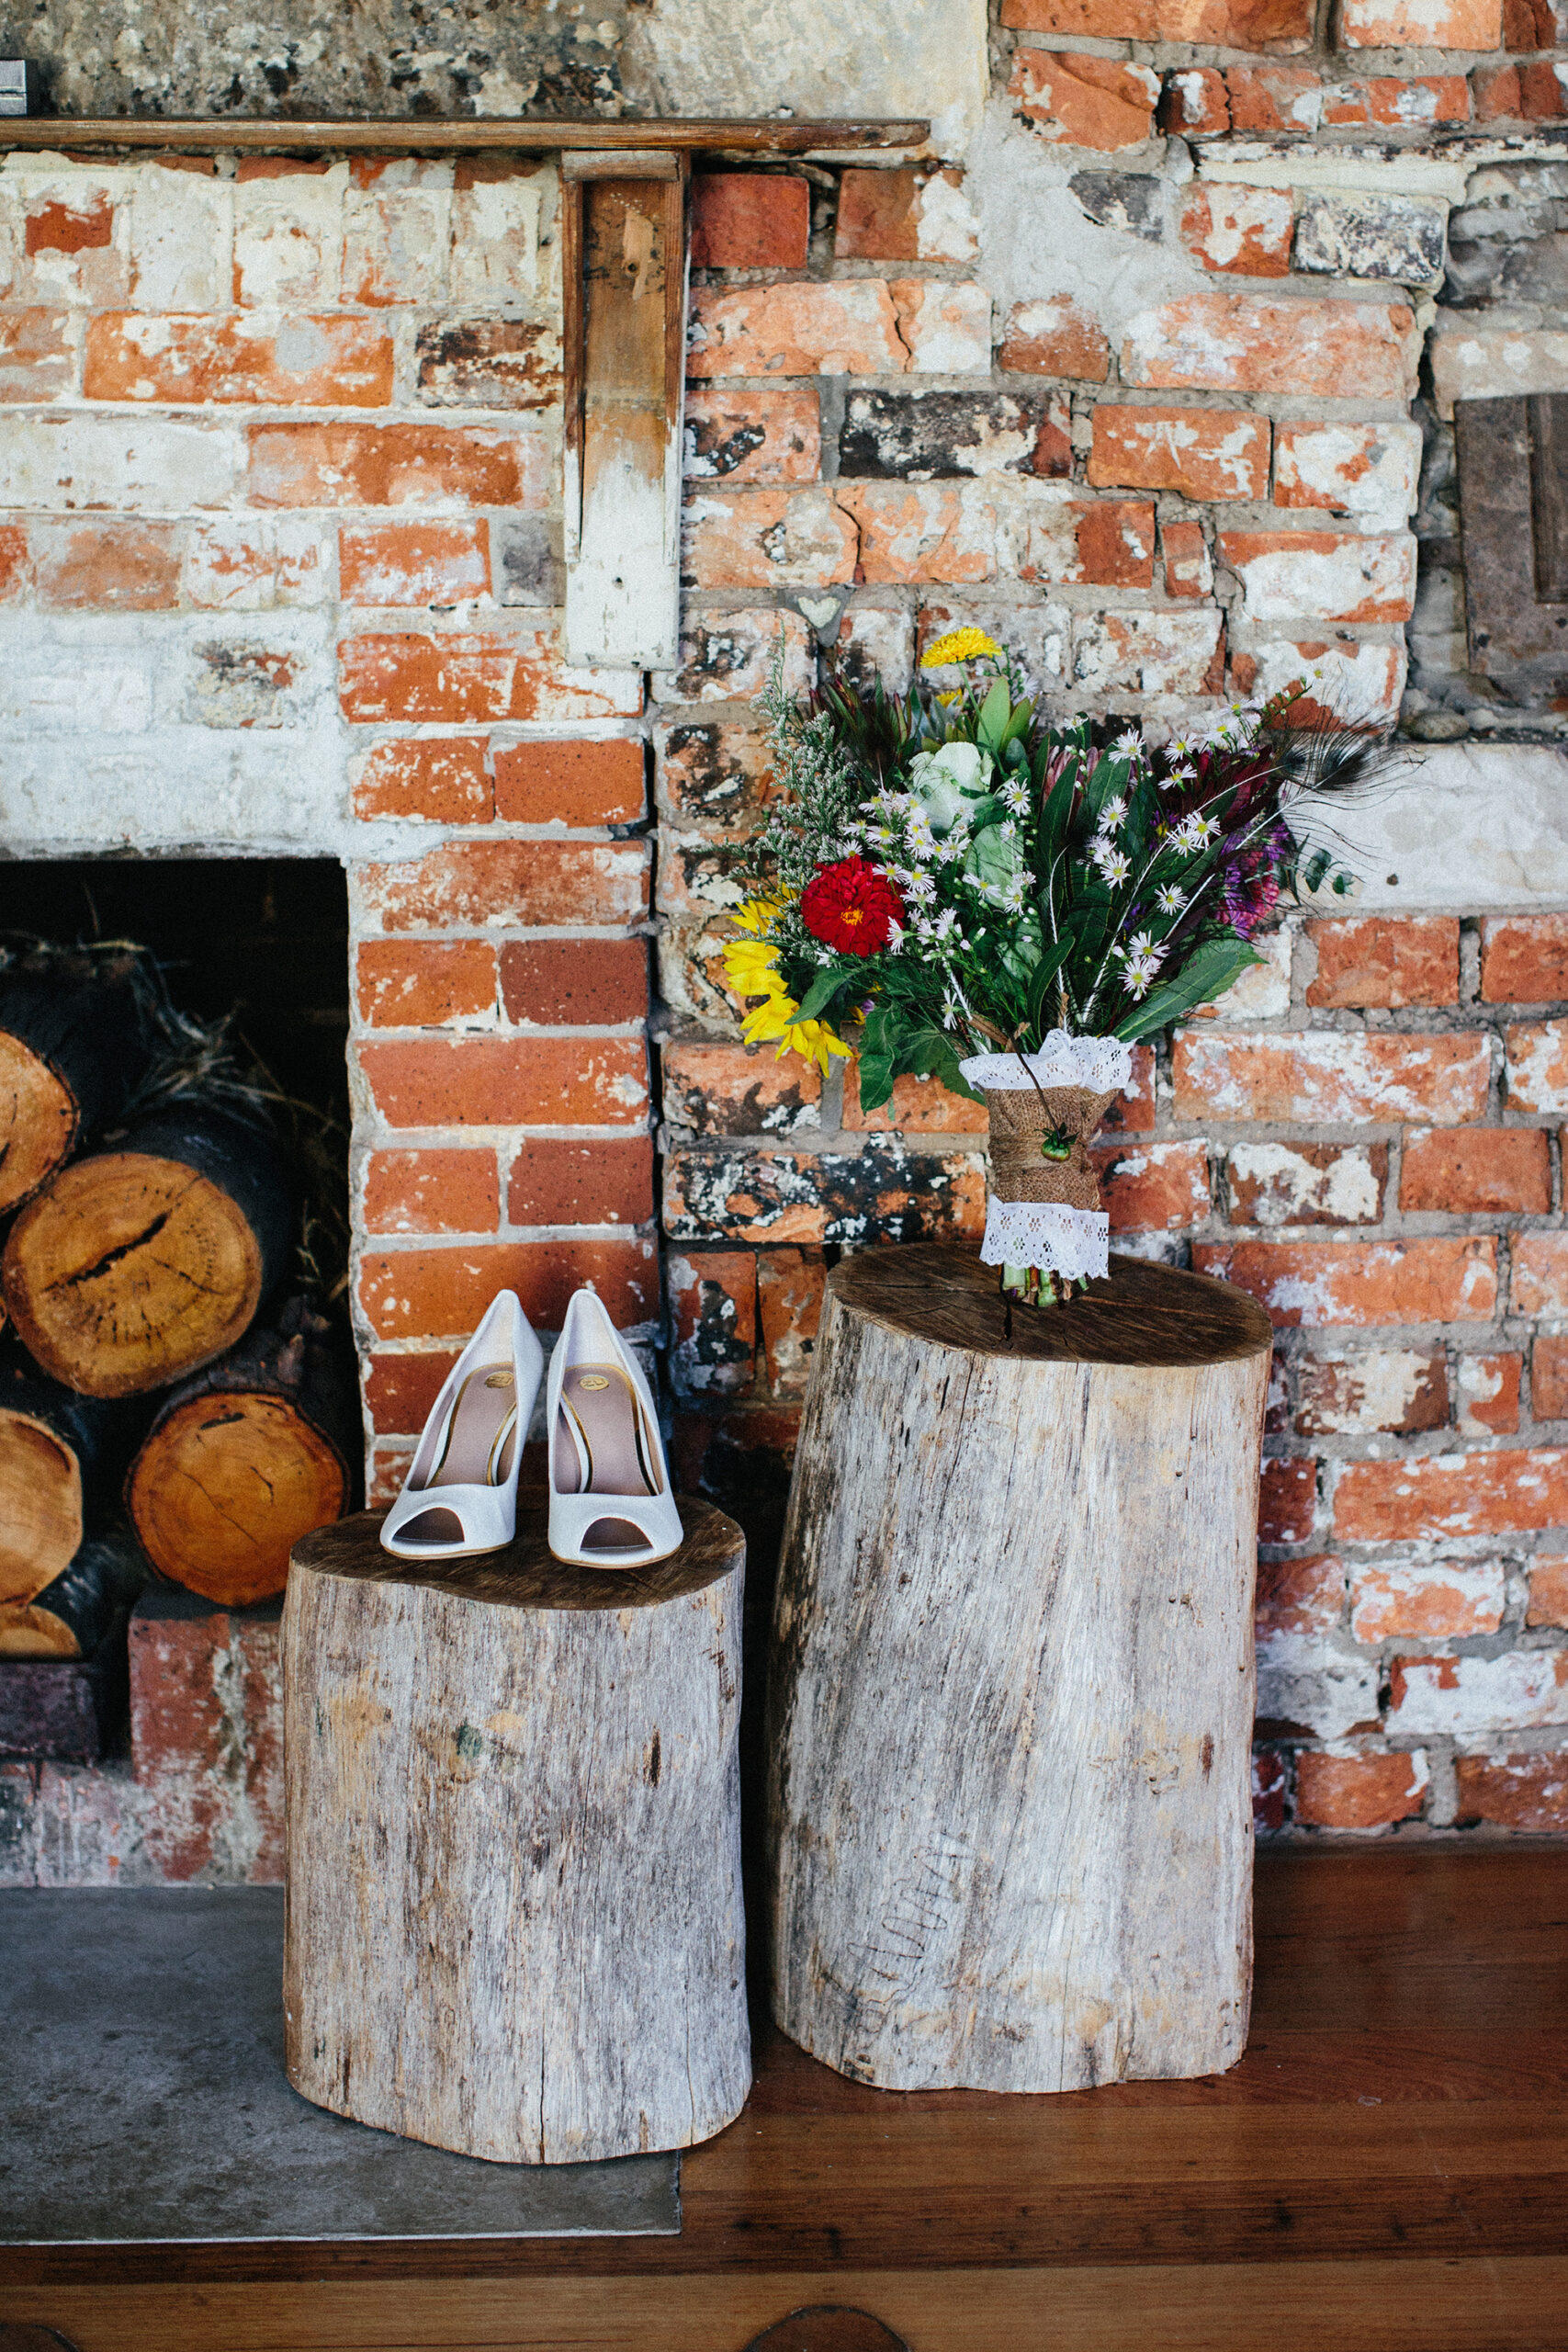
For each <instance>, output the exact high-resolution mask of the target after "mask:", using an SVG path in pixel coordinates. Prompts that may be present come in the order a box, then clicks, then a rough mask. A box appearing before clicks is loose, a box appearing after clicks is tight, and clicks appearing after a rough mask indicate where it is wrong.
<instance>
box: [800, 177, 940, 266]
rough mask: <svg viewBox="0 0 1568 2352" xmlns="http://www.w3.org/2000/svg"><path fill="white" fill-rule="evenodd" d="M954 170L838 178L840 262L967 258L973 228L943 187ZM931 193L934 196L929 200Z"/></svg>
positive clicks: (836, 249) (837, 251) (837, 253)
mask: <svg viewBox="0 0 1568 2352" xmlns="http://www.w3.org/2000/svg"><path fill="white" fill-rule="evenodd" d="M962 185H963V175H962V174H960V173H958V172H955V171H942V172H936V173H931V172H930V171H923V172H922V171H853V170H852V171H847V172H846V173H845V174H844V175H843V177H842V179H841V180H840V183H839V217H838V225H837V229H836V232H835V236H834V243H833V251H834V254H835V256H836V257H837V259H839V260H840V261H967V260H968V259H969V258H970V257H971V255H972V254H973V253H974V250H975V236H974V232H973V230H972V229H971V227H970V226H969V224H968V222H967V220H965V219H964V217H963V214H962V212H961V210H960V209H958V208H956V207H955V206H954V203H953V198H952V197H950V196H945V194H944V192H945V190H946V189H949V188H952V189H956V188H959V187H962ZM932 196H934V198H935V199H936V200H935V201H928V198H929V197H932Z"/></svg>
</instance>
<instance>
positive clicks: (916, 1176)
mask: <svg viewBox="0 0 1568 2352" xmlns="http://www.w3.org/2000/svg"><path fill="white" fill-rule="evenodd" d="M663 1218H664V1224H665V1227H666V1230H667V1231H668V1232H670V1233H671V1235H672V1236H673V1237H674V1238H676V1239H677V1240H682V1241H710V1240H711V1241H732V1242H734V1241H755V1242H761V1243H765V1244H767V1245H768V1246H770V1247H773V1246H775V1245H777V1244H778V1243H780V1242H819V1241H820V1242H828V1241H843V1240H846V1239H851V1238H852V1239H853V1240H854V1241H855V1243H856V1244H857V1245H858V1246H870V1245H871V1244H873V1243H877V1242H882V1241H907V1240H911V1239H913V1238H916V1237H917V1236H919V1238H922V1239H931V1240H953V1239H965V1238H974V1239H978V1238H979V1236H980V1234H981V1233H983V1232H984V1230H985V1224H986V1184H985V1175H984V1170H983V1167H982V1163H981V1159H980V1157H979V1155H978V1153H976V1152H974V1151H959V1150H951V1151H941V1150H933V1151H929V1152H924V1151H919V1149H911V1148H906V1147H900V1148H899V1150H898V1152H897V1156H895V1155H893V1154H892V1153H890V1152H888V1151H886V1150H883V1151H878V1150H877V1149H876V1148H875V1147H874V1146H870V1147H868V1148H864V1149H863V1150H862V1151H859V1152H856V1153H852V1154H844V1155H842V1156H840V1155H839V1154H837V1153H823V1154H822V1155H821V1156H820V1157H808V1156H807V1155H806V1154H805V1153H802V1152H797V1151H781V1150H777V1149H767V1148H761V1147H759V1146H757V1145H754V1144H752V1145H744V1144H742V1145H736V1146H734V1147H732V1148H731V1149H730V1150H728V1151H715V1150H712V1149H707V1150H704V1149H701V1148H696V1149H690V1150H688V1149H684V1148H676V1149H671V1150H670V1151H669V1152H667V1153H666V1155H665V1160H664V1204H663Z"/></svg>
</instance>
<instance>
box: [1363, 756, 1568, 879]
mask: <svg viewBox="0 0 1568 2352" xmlns="http://www.w3.org/2000/svg"><path fill="white" fill-rule="evenodd" d="M1335 821H1336V831H1337V833H1338V834H1339V835H1341V836H1342V838H1341V839H1340V840H1339V841H1338V842H1337V843H1335V844H1331V846H1334V847H1335V848H1336V850H1337V855H1338V856H1339V857H1340V858H1341V859H1342V860H1343V861H1344V863H1345V864H1346V865H1348V866H1349V867H1350V868H1351V870H1352V871H1353V872H1354V873H1356V874H1357V875H1359V876H1360V888H1359V891H1358V893H1357V897H1356V901H1355V903H1356V905H1357V906H1358V908H1359V910H1361V911H1362V912H1369V913H1370V912H1374V911H1377V912H1381V911H1382V910H1384V909H1388V910H1392V911H1393V912H1397V913H1405V912H1410V911H1413V910H1416V909H1420V908H1432V909H1451V910H1454V911H1455V912H1458V913H1467V914H1468V913H1473V912H1474V910H1475V909H1476V908H1477V907H1488V908H1492V909H1495V910H1496V911H1497V912H1499V913H1502V912H1503V911H1505V910H1507V909H1509V908H1515V907H1519V908H1529V907H1562V906H1568V756H1565V755H1564V754H1563V753H1562V752H1559V751H1554V750H1552V749H1551V748H1550V747H1548V746H1546V745H1541V746H1540V747H1539V748H1538V747H1533V746H1531V745H1529V744H1528V743H1510V744H1506V745H1504V744H1495V745H1494V744H1469V743H1466V744H1443V745H1440V746H1433V747H1429V748H1428V747H1423V749H1422V751H1421V752H1419V753H1418V754H1416V755H1414V756H1413V757H1412V759H1411V761H1410V763H1409V765H1408V766H1407V767H1406V768H1404V769H1402V770H1399V771H1397V772H1396V773H1395V775H1393V776H1392V777H1391V778H1390V780H1389V781H1388V783H1387V784H1386V785H1385V786H1383V787H1382V789H1381V790H1380V791H1378V792H1376V793H1374V794H1372V795H1371V796H1370V797H1369V798H1368V799H1367V800H1365V801H1363V802H1359V803H1358V804H1357V806H1356V807H1355V808H1354V809H1343V810H1341V811H1340V812H1339V814H1338V815H1337V819H1336V820H1335Z"/></svg>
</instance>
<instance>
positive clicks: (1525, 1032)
mask: <svg viewBox="0 0 1568 2352" xmlns="http://www.w3.org/2000/svg"><path fill="white" fill-rule="evenodd" d="M1503 1042H1504V1045H1505V1046H1506V1062H1505V1083H1506V1088H1507V1096H1508V1108H1509V1109H1510V1110H1511V1111H1568V1021H1521V1022H1514V1023H1510V1024H1509V1026H1508V1027H1507V1028H1506V1030H1505V1031H1504V1033H1503Z"/></svg>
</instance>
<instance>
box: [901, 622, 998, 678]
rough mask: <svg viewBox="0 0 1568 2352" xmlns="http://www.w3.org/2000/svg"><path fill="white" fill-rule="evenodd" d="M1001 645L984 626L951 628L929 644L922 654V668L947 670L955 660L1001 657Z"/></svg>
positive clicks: (977, 660)
mask: <svg viewBox="0 0 1568 2352" xmlns="http://www.w3.org/2000/svg"><path fill="white" fill-rule="evenodd" d="M1001 650H1002V649H1001V647H1000V646H999V645H998V643H997V640H996V639H995V638H994V637H987V635H986V632H985V630H984V629H983V628H950V629H949V630H948V632H947V635H946V636H945V637H939V638H937V639H934V641H933V642H932V643H931V644H930V645H928V646H927V648H926V650H925V651H924V652H923V653H922V654H921V656H920V667H921V669H922V670H945V669H946V668H947V667H948V665H949V663H950V662H983V661H984V660H986V659H987V656H989V657H990V658H992V659H993V660H995V659H997V658H999V656H1000V653H1001Z"/></svg>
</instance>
